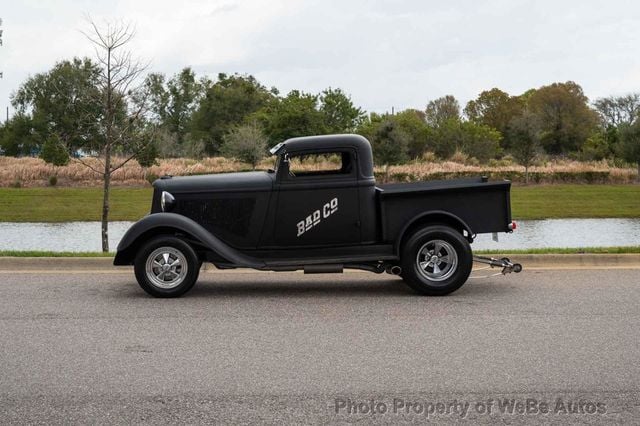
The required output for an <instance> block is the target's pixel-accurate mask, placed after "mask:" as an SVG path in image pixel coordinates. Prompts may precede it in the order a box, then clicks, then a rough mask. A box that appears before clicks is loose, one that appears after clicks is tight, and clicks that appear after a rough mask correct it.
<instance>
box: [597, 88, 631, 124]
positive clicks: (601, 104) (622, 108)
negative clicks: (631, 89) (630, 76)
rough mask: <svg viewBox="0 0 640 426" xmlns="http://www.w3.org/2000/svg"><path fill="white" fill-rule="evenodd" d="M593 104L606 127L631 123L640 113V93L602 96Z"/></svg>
mask: <svg viewBox="0 0 640 426" xmlns="http://www.w3.org/2000/svg"><path fill="white" fill-rule="evenodd" d="M593 105H594V106H595V108H596V110H597V111H598V113H599V114H600V117H601V118H602V120H603V122H604V125H605V127H608V126H611V127H618V126H619V125H621V124H631V123H632V122H633V121H634V120H635V119H636V117H638V114H640V93H631V94H628V95H624V96H609V97H606V98H600V99H598V100H596V101H595V102H594V103H593Z"/></svg>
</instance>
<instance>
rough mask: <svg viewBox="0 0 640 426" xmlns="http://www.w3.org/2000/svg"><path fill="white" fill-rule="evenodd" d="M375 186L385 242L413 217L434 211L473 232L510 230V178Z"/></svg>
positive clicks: (393, 237) (391, 238) (393, 236)
mask: <svg viewBox="0 0 640 426" xmlns="http://www.w3.org/2000/svg"><path fill="white" fill-rule="evenodd" d="M376 189H377V197H378V202H379V205H380V216H381V222H382V223H381V225H382V237H383V241H393V240H394V239H395V237H396V236H397V235H399V234H400V232H402V230H403V228H404V226H406V225H407V224H408V223H410V222H411V221H412V220H413V219H414V218H416V217H417V216H419V215H420V214H422V213H427V212H434V211H437V212H445V213H448V214H452V215H455V216H456V217H458V218H460V219H461V220H463V221H464V222H465V223H466V224H467V225H468V226H469V227H470V228H471V230H472V231H473V233H474V234H482V233H491V232H509V228H508V225H509V223H511V207H510V189H511V182H510V181H492V182H488V181H486V179H483V178H480V177H478V178H472V179H455V180H438V181H426V182H412V183H393V184H383V185H378V186H377V188H376Z"/></svg>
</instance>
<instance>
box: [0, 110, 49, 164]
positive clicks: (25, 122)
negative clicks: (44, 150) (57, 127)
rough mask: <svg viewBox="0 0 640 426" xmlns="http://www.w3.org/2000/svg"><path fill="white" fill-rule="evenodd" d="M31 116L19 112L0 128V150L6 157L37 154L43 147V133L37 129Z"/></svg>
mask: <svg viewBox="0 0 640 426" xmlns="http://www.w3.org/2000/svg"><path fill="white" fill-rule="evenodd" d="M35 126H36V124H35V123H34V121H33V119H32V118H31V116H30V115H27V114H24V113H22V112H18V113H17V114H15V115H14V116H13V117H11V119H10V120H9V121H7V122H5V123H4V124H3V125H2V126H1V127H0V148H2V150H3V151H4V155H7V156H11V157H17V156H22V155H32V154H34V153H37V152H38V151H39V150H40V148H41V146H42V136H41V135H42V134H43V133H45V132H43V131H38V130H36V129H35Z"/></svg>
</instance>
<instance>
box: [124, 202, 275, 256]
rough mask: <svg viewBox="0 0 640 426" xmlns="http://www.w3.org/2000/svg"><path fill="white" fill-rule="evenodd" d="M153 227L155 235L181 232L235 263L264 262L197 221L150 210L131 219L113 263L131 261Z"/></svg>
mask: <svg viewBox="0 0 640 426" xmlns="http://www.w3.org/2000/svg"><path fill="white" fill-rule="evenodd" d="M154 229H157V230H158V235H160V234H164V233H166V231H167V229H169V230H175V231H181V232H184V233H185V234H188V235H190V236H192V237H193V238H195V239H197V240H198V241H199V242H200V243H201V244H202V245H203V246H205V247H207V248H208V249H209V250H211V251H213V252H215V253H217V254H218V255H220V256H221V257H222V258H224V259H225V260H227V261H228V262H229V263H231V264H233V265H235V266H239V267H247V268H255V269H260V268H262V267H264V266H265V265H264V262H263V261H260V260H259V259H256V258H254V257H251V256H247V255H245V254H243V253H241V252H239V251H238V250H236V249H234V248H232V247H230V246H228V245H227V244H226V243H224V242H223V241H222V240H220V239H219V238H217V237H216V236H215V235H213V234H212V233H211V232H209V231H207V230H206V229H205V228H204V227H203V226H202V225H200V224H199V223H197V222H195V221H194V220H192V219H190V218H188V217H186V216H182V215H179V214H176V213H153V214H150V215H147V216H145V217H143V218H142V219H140V220H139V221H137V222H136V223H134V224H133V225H132V226H131V228H129V229H128V230H127V232H126V233H125V234H124V236H123V237H122V240H120V244H118V249H117V250H118V251H117V253H116V256H115V259H114V261H113V264H114V265H131V264H132V263H133V260H134V259H135V255H136V253H135V251H136V248H137V247H138V243H140V242H141V238H144V239H147V238H149V237H152V236H154V232H153V231H154Z"/></svg>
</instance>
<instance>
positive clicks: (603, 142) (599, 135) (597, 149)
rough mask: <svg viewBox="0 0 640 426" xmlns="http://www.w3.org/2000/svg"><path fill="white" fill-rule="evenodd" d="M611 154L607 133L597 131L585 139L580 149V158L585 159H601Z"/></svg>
mask: <svg viewBox="0 0 640 426" xmlns="http://www.w3.org/2000/svg"><path fill="white" fill-rule="evenodd" d="M609 154H611V149H610V146H609V142H608V141H607V135H606V133H603V132H601V131H597V132H595V133H594V134H592V135H591V136H589V138H588V139H587V140H586V141H585V143H584V145H583V146H582V149H581V150H580V155H579V158H580V159H581V160H584V161H593V160H596V161H599V160H603V159H605V158H607V157H608V156H609Z"/></svg>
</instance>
